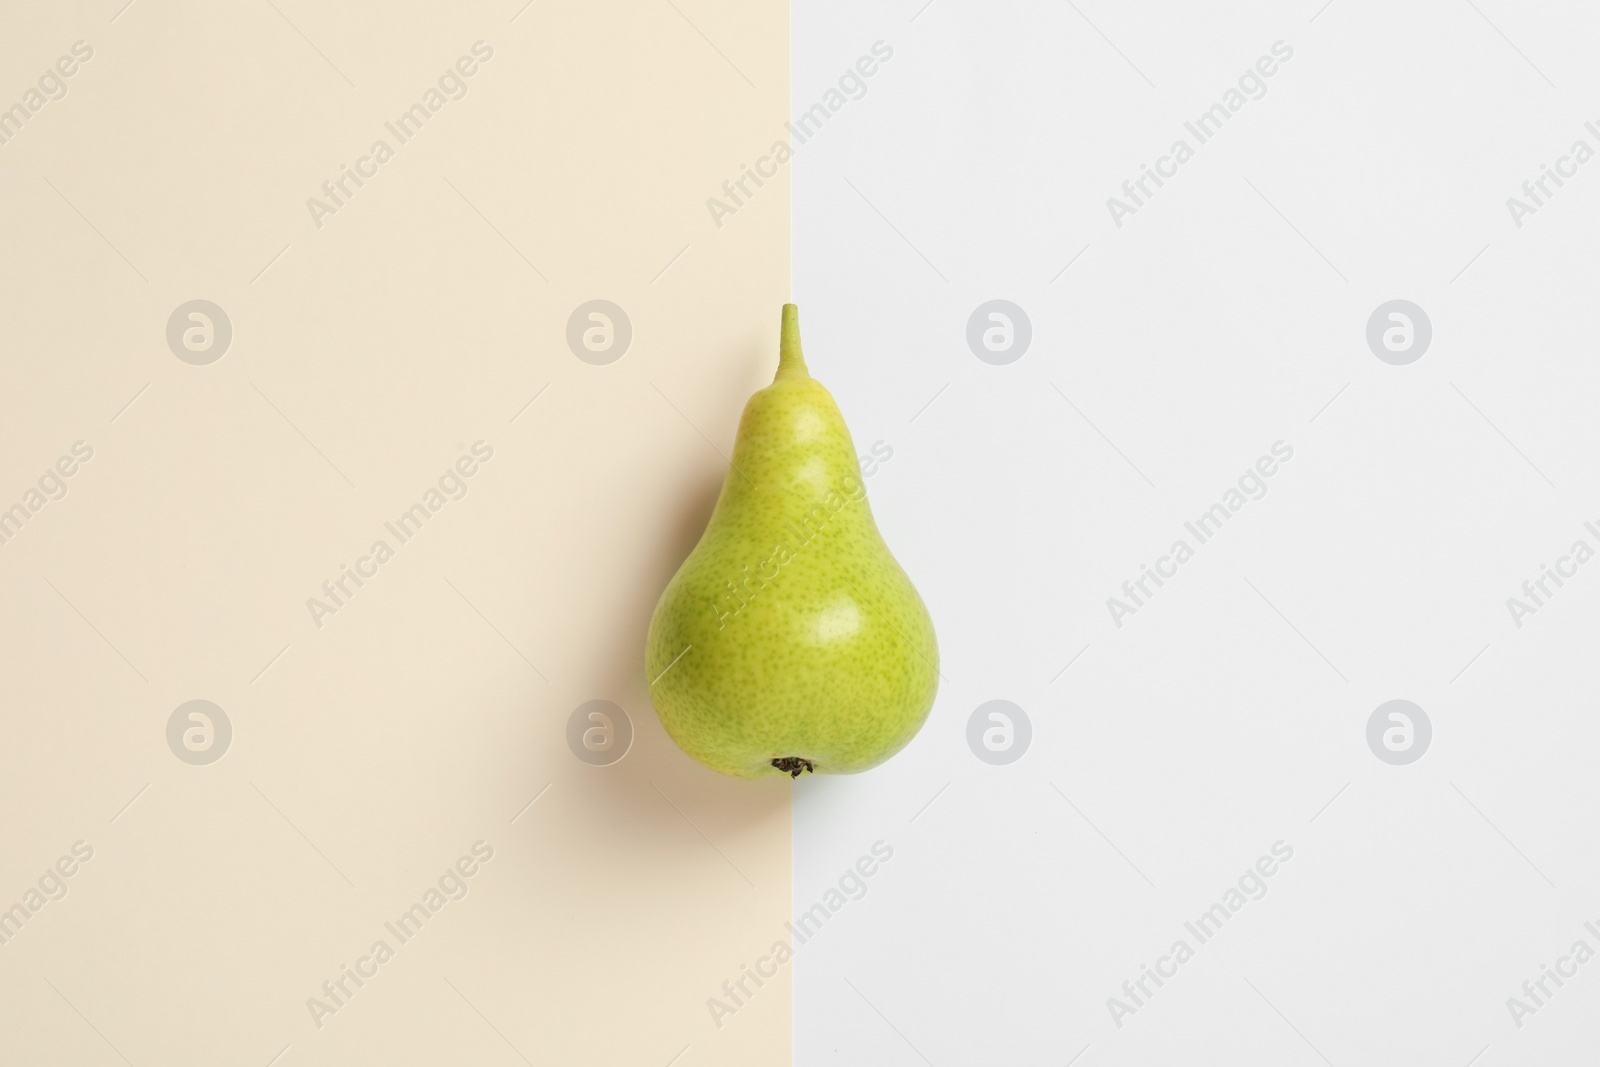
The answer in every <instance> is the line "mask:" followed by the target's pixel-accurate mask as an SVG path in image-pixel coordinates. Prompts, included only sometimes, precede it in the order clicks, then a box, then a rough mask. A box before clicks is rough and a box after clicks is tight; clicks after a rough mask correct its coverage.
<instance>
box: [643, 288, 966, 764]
mask: <svg viewBox="0 0 1600 1067" xmlns="http://www.w3.org/2000/svg"><path fill="white" fill-rule="evenodd" d="M645 666H646V671H647V673H646V678H647V679H648V680H649V682H650V698H651V701H652V702H653V703H654V705H655V708H656V713H657V715H659V716H660V718H661V724H662V726H664V727H665V728H666V731H667V733H668V735H670V736H671V737H672V739H673V741H675V742H676V743H677V744H678V747H680V748H682V749H683V750H684V752H686V753H688V754H689V755H690V756H692V757H693V758H694V759H696V760H698V761H700V762H701V763H703V764H705V765H706V766H707V767H710V768H711V769H712V770H716V771H721V772H722V773H723V774H728V775H733V776H734V777H737V778H763V777H767V776H770V775H777V774H788V775H790V776H791V777H798V776H799V775H801V774H803V773H806V772H815V773H817V774H853V773H855V772H858V771H864V770H866V769H868V768H869V767H874V766H877V765H878V764H880V763H882V762H883V761H884V760H886V759H888V758H889V757H890V756H892V755H894V754H895V753H896V752H898V751H899V750H900V749H902V748H904V747H905V746H906V744H907V743H908V742H910V740H911V738H912V737H914V736H915V735H916V732H917V730H918V729H920V728H921V726H922V724H923V722H924V721H925V720H926V719H927V717H928V712H929V711H930V710H931V709H932V707H933V699H934V695H935V693H936V692H937V691H938V687H939V649H938V644H937V642H936V640H935V638H934V632H933V620H932V619H931V618H930V617H929V616H928V609H927V608H926V606H924V605H923V603H922V598H921V597H920V596H919V595H918V594H917V590H916V588H915V587H914V586H913V585H912V584H911V580H910V579H909V578H907V577H906V573H905V571H903V570H901V568H900V564H899V563H897V562H896V561H895V558H894V556H893V555H892V554H891V553H890V552H889V547H888V545H886V544H884V541H883V537H882V536H881V535H880V534H879V533H878V527H877V524H876V523H874V522H873V520H872V509H871V508H870V507H869V506H868V504H867V496H866V485H865V484H864V482H863V481H862V478H861V471H860V467H859V463H858V460H857V458H856V450H855V445H854V444H853V443H852V441H851V440H850V430H849V428H848V427H846V426H845V422H844V416H843V415H841V414H840V413H839V406H838V405H837V404H835V403H834V400H833V397H832V396H831V395H830V394H829V393H828V390H826V389H825V388H823V386H822V383H820V382H818V381H817V380H816V379H815V378H813V377H811V374H810V372H809V371H808V370H807V368H806V363H805V358H804V356H803V355H802V354H801V350H800V325H799V312H798V309H797V308H796V307H795V305H793V304H785V305H784V307H783V320H782V334H781V342H780V347H779V361H778V371H777V374H776V376H775V377H774V378H773V382H772V384H771V385H769V386H767V387H766V388H765V389H762V390H760V391H759V392H757V393H756V394H755V395H754V396H752V397H751V398H750V400H749V402H748V403H747V404H746V405H745V409H744V414H743V416H742V417H741V418H740V420H739V434H738V438H737V440H736V442H735V444H734V450H733V462H732V464H731V465H730V468H729V470H728V475H727V478H726V479H725V480H724V481H723V483H722V492H721V494H720V495H719V496H718V497H717V504H716V508H715V509H714V510H713V511H712V513H711V519H710V521H709V522H708V523H707V524H706V530H705V533H704V534H702V535H701V537H700V542H699V543H698V544H697V545H695V548H694V551H693V552H691V553H690V554H689V557H688V558H687V559H685V560H684V561H683V565H682V566H680V567H679V568H678V572H677V574H675V575H674V576H673V578H672V581H671V582H670V583H668V585H667V588H666V590H665V591H664V592H663V593H662V594H661V599H660V601H659V602H658V603H657V604H656V609H655V613H654V615H653V616H652V617H651V620H650V633H649V637H648V638H647V640H646V648H645Z"/></svg>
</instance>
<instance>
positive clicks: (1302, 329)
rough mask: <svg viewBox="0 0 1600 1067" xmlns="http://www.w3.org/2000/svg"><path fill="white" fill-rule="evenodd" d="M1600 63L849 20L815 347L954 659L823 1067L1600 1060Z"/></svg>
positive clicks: (833, 939)
mask: <svg viewBox="0 0 1600 1067" xmlns="http://www.w3.org/2000/svg"><path fill="white" fill-rule="evenodd" d="M1597 38H1600V22H1597V20H1596V17H1595V13H1594V11H1593V10H1592V9H1591V8H1589V7H1586V6H1584V5H1579V4H1571V3H1535V4H1511V3H1505V2H1500V0H1471V2H1466V0H1460V2H1448V3H1447V2H1437V3H1435V2H1431V0H1430V2H1422V3H1408V4H1382V3H1374V2H1368V0H1332V2H1331V3H1330V2H1329V0H1308V2H1306V3H1294V4H1281V3H1274V4H1268V3H1253V2H1241V3H1206V4H1180V3H1155V4H1118V3H1109V2H1103V0H1073V2H1072V3H1070V4H1059V5H1058V4H1048V5H1047V4H1037V3H1024V2H1020V0H1019V2H1000V3H990V4H983V5H976V4H962V3H954V2H950V0H932V2H931V3H930V2H928V0H907V2H906V3H903V4H893V5H888V4H884V5H876V4H875V5H823V4H806V5H803V6H800V7H797V9H796V19H795V27H794V45H793V55H794V83H793V92H792V99H791V111H792V112H793V113H795V114H797V115H798V114H801V113H802V112H804V111H806V110H807V109H808V108H810V107H811V106H812V105H814V104H817V103H821V104H823V106H824V107H825V108H826V107H827V105H828V103H829V101H830V97H829V95H828V94H829V92H830V91H838V92H839V93H840V94H842V98H843V99H844V100H846V101H848V102H847V103H845V104H844V105H843V106H842V107H840V108H838V109H837V110H830V111H829V114H828V117H827V118H826V120H825V121H822V123H821V126H820V129H818V130H816V131H815V133H814V135H813V136H811V137H810V139H809V140H808V141H807V143H806V145H805V147H804V148H803V149H802V150H801V152H800V153H799V154H798V155H797V157H796V162H795V171H794V173H795V209H794V210H795V229H794V232H795V256H794V264H795V294H796V298H797V300H798V301H799V303H800V305H801V307H802V308H806V309H808V312H807V323H806V324H807V353H808V359H809V362H810V364H811V366H812V369H813V371H814V372H815V373H816V374H817V375H818V376H819V377H822V378H823V380H824V381H826V382H827V383H828V384H829V386H830V387H831V388H832V389H833V390H834V392H835V394H836V395H837V396H838V398H839V401H840V404H841V406H842V407H843V409H844V412H845V414H846V416H847V417H848V418H849V419H850V420H851V422H852V426H853V428H854V429H855V432H856V437H857V441H858V442H860V441H861V440H862V439H865V440H867V441H872V440H875V439H881V440H883V441H884V442H885V443H886V445H887V446H890V447H892V448H893V458H892V459H891V460H890V461H889V462H887V463H885V464H883V465H882V469H881V471H880V472H879V473H877V474H876V475H875V476H873V477H872V478H871V479H870V480H869V481H868V483H867V484H868V487H869V491H870V493H871V496H872V505H873V511H874V513H875V515H876V516H877V517H878V520H879V522H880V524H881V525H882V527H883V529H884V535H885V537H886V538H887V539H888V541H889V543H890V544H891V545H892V546H893V547H894V548H895V550H896V552H897V553H898V555H899V557H900V559H901V561H902V563H904V565H905V567H906V569H907V571H908V572H909V573H910V574H911V576H912V578H913V579H914V580H915V581H916V582H917V583H918V586H919V588H920V589H921V590H922V592H923V595H924V597H925V599H926V600H927V601H928V604H929V606H930V608H931V609H932V612H933V617H934V620H935V623H936V625H937V626H938V628H939V634H940V641H941V653H942V656H941V668H942V670H943V672H944V675H945V681H944V684H943V687H942V689H941V693H940V698H939V703H938V705H937V706H936V707H935V709H934V712H933V716H932V718H931V720H930V722H929V724H928V726H927V727H926V728H925V729H924V731H923V733H922V734H921V735H920V736H919V737H918V739H917V740H916V741H915V742H914V743H913V744H912V746H911V747H910V748H908V749H907V750H906V751H905V752H904V753H903V754H902V755H901V756H899V757H898V758H897V759H896V760H895V761H893V762H892V763H890V764H889V765H887V766H886V767H884V768H882V769H881V770H880V771H878V772H874V773H873V774H870V775H865V776H862V777H861V778H859V779H853V780H814V781H805V782H801V783H800V789H799V791H798V792H797V794H796V808H795V855H796V880H795V911H796V913H797V914H803V913H806V912H808V911H809V910H810V909H811V908H812V907H813V906H814V905H818V904H821V905H823V907H824V913H823V915H822V916H819V917H818V919H817V921H818V922H820V929H818V930H816V931H815V932H814V933H813V934H812V936H811V937H810V939H809V940H808V941H807V942H806V944H805V945H804V947H803V948H802V949H801V950H800V952H799V954H798V956H797V959H796V964H795V967H796V971H795V981H796V987H795V988H796V993H795V1035H796V1047H797V1056H796V1061H797V1062H799V1063H802V1064H821V1063H833V1062H848V1063H871V1064H876V1065H884V1067H888V1065H896V1067H898V1065H916V1064H934V1065H938V1067H944V1065H954V1064H973V1063H985V1064H990V1063H993V1064H1041V1065H1042V1064H1055V1065H1058V1067H1059V1065H1063V1064H1067V1063H1073V1064H1075V1065H1076V1067H1112V1065H1118V1067H1123V1065H1126V1067H1133V1065H1139V1067H1144V1065H1149V1064H1162V1063H1175V1064H1176V1063H1183V1064H1201V1063H1204V1064H1221V1063H1271V1064H1307V1065H1312V1064H1333V1065H1336V1067H1353V1065H1356V1064H1379V1063H1408V1064H1422V1063H1428V1064H1441V1065H1454V1067H1466V1065H1467V1064H1469V1063H1470V1064H1473V1065H1474V1067H1501V1065H1509V1064H1554V1063H1582V1062H1586V1061H1587V1060H1588V1059H1591V1058H1592V1057H1593V1050H1594V1048H1595V1045H1596V1041H1597V1037H1600V1010H1597V1009H1600V962H1596V961H1595V960H1596V959H1597V958H1600V957H1596V956H1595V954H1596V953H1600V865H1597V863H1596V859H1595V855H1594V848H1593V841H1594V832H1593V828H1594V826H1595V822H1596V819H1597V817H1600V785H1597V779H1596V776H1595V773H1594V768H1595V763H1596V753H1597V751H1600V729H1597V727H1596V714H1595V710H1596V707H1597V703H1600V682H1597V678H1596V671H1595V668H1594V662H1595V657H1594V654H1593V649H1594V647H1595V643H1596V639H1597V638H1600V623H1597V621H1596V620H1597V615H1596V612H1597V610H1600V563H1597V562H1596V558H1595V553H1596V552H1597V551H1600V532H1597V531H1600V493H1597V488H1600V483H1597V478H1596V464H1595V460H1594V457H1595V456H1596V455H1600V426H1597V423H1596V420H1595V418H1594V409H1595V398H1596V395H1597V389H1600V378H1597V372H1596V369H1595V361H1594V358H1593V352H1594V337H1593V333H1594V330H1593V310H1592V309H1593V307H1594V296H1593V294H1594V290H1595V282H1596V272H1595V267H1594V262H1595V260H1594V252H1593V240H1594V235H1595V233H1596V232H1597V225H1600V162H1596V158H1595V154H1596V152H1597V151H1600V80H1597V77H1596V72H1595V65H1594V63H1593V62H1592V58H1591V57H1592V55H1593V53H1594V48H1595V44H1596V41H1597ZM877 41H882V42H883V44H884V46H886V47H890V48H892V49H893V58H892V59H891V60H890V61H889V62H887V63H884V64H883V65H882V69H881V70H879V71H878V72H877V73H876V74H874V75H873V76H872V77H871V78H870V79H868V80H866V82H865V85H866V88H865V90H864V91H863V89H862V88H861V87H860V86H858V85H856V84H855V81H854V79H851V78H848V77H846V74H847V72H849V71H852V70H854V69H855V63H856V61H857V60H858V59H859V58H860V57H861V56H862V55H864V54H868V53H869V52H870V49H871V47H872V45H873V43H874V42H877ZM1579 142H1582V143H1583V144H1582V146H1581V147H1580V146H1579ZM1180 145H1181V146H1183V147H1180ZM1547 174H1548V175H1554V177H1548V176H1547ZM1530 190H1531V192H1530ZM1590 523H1592V524H1593V525H1592V526H1591V525H1588V524H1590ZM1191 527H1192V528H1191ZM1580 542H1582V543H1583V544H1584V546H1585V547H1584V548H1581V549H1580V548H1578V547H1577V545H1578V543H1580ZM1180 544H1181V545H1184V546H1186V548H1179V547H1178V546H1179V545H1180ZM1547 570H1548V573H1549V574H1550V575H1555V577H1554V578H1551V577H1547V576H1546V574H1547ZM1558 572H1559V573H1558ZM1525 583H1526V584H1525ZM1541 583H1542V584H1541ZM1529 590H1531V592H1530V591H1529ZM1513 600H1515V602H1516V605H1513V604H1512V603H1511V602H1512V601H1513ZM1517 605H1520V606H1517ZM1393 701H1402V702H1404V703H1401V704H1392V703H1391V702H1393ZM997 702H998V703H997ZM879 839H881V840H883V841H884V842H885V843H886V844H887V845H889V846H892V847H893V849H894V855H893V858H892V859H891V860H890V861H889V862H887V863H884V864H882V865H881V867H880V868H879V869H878V870H877V873H875V874H874V875H873V876H872V877H871V878H870V879H866V880H865V888H864V889H863V888H862V887H861V886H857V885H856V884H855V881H854V880H853V879H852V878H850V877H849V874H850V872H851V871H852V870H853V865H854V863H855V862H856V860H857V859H858V858H859V857H860V856H861V855H863V853H864V852H865V851H866V850H867V849H868V848H869V847H870V845H871V844H872V843H873V842H874V841H876V840H879ZM1291 852H1292V854H1291ZM830 892H833V893H836V894H839V895H841V896H842V898H843V900H844V901H846V902H845V903H843V904H842V906H840V907H838V908H829V907H828V903H829V900H830V898H829V893H830ZM1191 926H1192V927H1193V928H1194V929H1191V928H1190V927H1191ZM1580 942H1581V943H1583V945H1584V946H1585V947H1584V948H1579V947H1578V946H1579V943H1580ZM1180 943H1182V944H1183V945H1185V946H1186V949H1184V948H1179V947H1178V946H1179V944H1180Z"/></svg>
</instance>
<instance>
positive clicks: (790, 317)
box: [772, 304, 811, 382]
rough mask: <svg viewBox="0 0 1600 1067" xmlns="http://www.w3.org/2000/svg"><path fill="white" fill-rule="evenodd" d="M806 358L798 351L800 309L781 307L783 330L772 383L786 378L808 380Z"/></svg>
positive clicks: (792, 305)
mask: <svg viewBox="0 0 1600 1067" xmlns="http://www.w3.org/2000/svg"><path fill="white" fill-rule="evenodd" d="M809 377H811V372H810V371H808V370H807V369H806V357H805V356H804V354H802V353H801V351H800V309H799V307H797V306H795V305H794V304H785V305H783V328H782V332H781V335H780V340H779V342H778V373H777V375H776V376H774V377H773V379H772V380H773V381H775V382H781V381H783V380H784V379H786V378H809Z"/></svg>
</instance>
